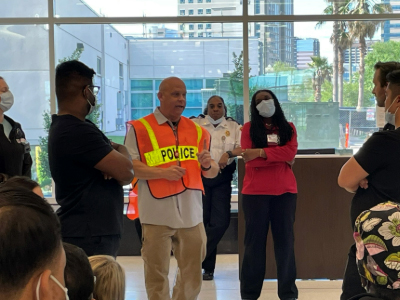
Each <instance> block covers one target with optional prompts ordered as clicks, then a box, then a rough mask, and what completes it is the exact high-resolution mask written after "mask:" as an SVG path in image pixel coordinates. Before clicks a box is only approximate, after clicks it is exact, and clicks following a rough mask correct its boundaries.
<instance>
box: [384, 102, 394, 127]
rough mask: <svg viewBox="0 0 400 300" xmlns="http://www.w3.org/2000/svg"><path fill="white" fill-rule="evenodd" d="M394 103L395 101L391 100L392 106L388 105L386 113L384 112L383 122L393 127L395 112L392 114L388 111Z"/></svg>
mask: <svg viewBox="0 0 400 300" xmlns="http://www.w3.org/2000/svg"><path fill="white" fill-rule="evenodd" d="M394 101H396V100H393V102H392V104H390V106H389V107H388V109H387V111H385V121H386V123H389V124H392V125H395V116H396V112H395V113H394V114H392V113H391V112H389V109H390V108H391V107H392V105H393V103H394Z"/></svg>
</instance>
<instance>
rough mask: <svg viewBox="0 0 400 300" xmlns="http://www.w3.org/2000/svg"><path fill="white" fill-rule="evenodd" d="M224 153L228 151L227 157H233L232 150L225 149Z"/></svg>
mask: <svg viewBox="0 0 400 300" xmlns="http://www.w3.org/2000/svg"><path fill="white" fill-rule="evenodd" d="M225 153H228V155H229V158H232V157H233V153H232V151H226V152H225Z"/></svg>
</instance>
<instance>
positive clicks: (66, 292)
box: [36, 274, 69, 300]
mask: <svg viewBox="0 0 400 300" xmlns="http://www.w3.org/2000/svg"><path fill="white" fill-rule="evenodd" d="M42 275H43V274H41V275H40V278H39V281H38V284H37V286H36V300H40V298H39V288H40V282H41V281H42ZM50 278H51V279H52V280H53V281H54V282H55V283H56V284H57V285H58V286H59V287H60V288H61V289H62V290H63V291H64V294H65V300H69V297H68V289H67V288H66V287H63V285H62V284H61V283H60V282H59V281H58V280H57V278H55V277H54V276H53V275H50Z"/></svg>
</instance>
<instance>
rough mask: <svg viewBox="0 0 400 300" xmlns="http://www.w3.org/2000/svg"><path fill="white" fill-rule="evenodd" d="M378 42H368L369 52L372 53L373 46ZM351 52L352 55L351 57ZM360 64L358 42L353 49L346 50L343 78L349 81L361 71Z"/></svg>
mask: <svg viewBox="0 0 400 300" xmlns="http://www.w3.org/2000/svg"><path fill="white" fill-rule="evenodd" d="M376 42H378V41H377V40H366V43H367V50H366V54H368V52H371V51H372V47H371V46H372V45H373V44H374V43H376ZM350 52H351V55H350ZM359 64H360V44H359V42H358V41H356V42H354V43H353V45H352V46H351V49H346V50H345V52H344V64H343V66H344V74H343V78H344V79H345V80H349V78H350V76H352V74H354V73H355V72H357V71H358V70H359Z"/></svg>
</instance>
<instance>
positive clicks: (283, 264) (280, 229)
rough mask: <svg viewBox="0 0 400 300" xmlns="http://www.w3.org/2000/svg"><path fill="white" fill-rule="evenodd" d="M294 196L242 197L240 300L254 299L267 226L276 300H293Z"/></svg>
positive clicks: (258, 290)
mask: <svg viewBox="0 0 400 300" xmlns="http://www.w3.org/2000/svg"><path fill="white" fill-rule="evenodd" d="M296 199H297V194H291V193H285V194H282V195H279V196H272V195H243V203H242V206H243V212H244V217H245V221H246V232H245V237H244V256H243V264H242V271H241V274H240V275H241V276H240V293H241V296H242V299H258V297H260V294H261V289H262V285H263V281H264V275H265V264H266V247H267V234H268V229H269V224H270V223H271V231H272V236H273V240H274V250H275V261H276V266H277V270H278V274H277V277H278V296H279V298H280V299H288V298H297V296H298V291H297V287H296V261H295V257H294V233H293V224H294V220H295V213H296Z"/></svg>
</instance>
